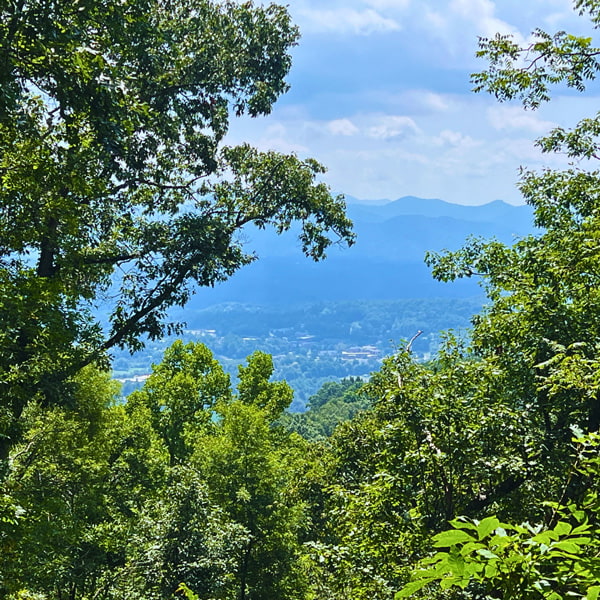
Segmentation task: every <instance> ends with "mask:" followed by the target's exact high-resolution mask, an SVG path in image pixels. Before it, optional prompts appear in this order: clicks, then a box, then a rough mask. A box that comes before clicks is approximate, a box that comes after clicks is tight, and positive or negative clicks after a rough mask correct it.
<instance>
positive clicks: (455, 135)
mask: <svg viewBox="0 0 600 600" xmlns="http://www.w3.org/2000/svg"><path fill="white" fill-rule="evenodd" d="M432 142H433V144H434V145H435V146H446V147H452V148H462V149H465V150H466V149H470V148H475V147H477V146H480V145H481V144H482V142H479V141H477V140H474V139H473V138H472V137H471V136H470V135H465V134H463V133H461V132H460V131H452V130H451V129H444V130H443V131H441V132H440V134H439V135H437V136H436V137H434V138H433V139H432Z"/></svg>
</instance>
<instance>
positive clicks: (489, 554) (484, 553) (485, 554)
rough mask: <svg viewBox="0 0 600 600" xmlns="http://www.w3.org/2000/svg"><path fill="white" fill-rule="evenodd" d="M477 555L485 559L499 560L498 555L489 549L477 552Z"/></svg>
mask: <svg viewBox="0 0 600 600" xmlns="http://www.w3.org/2000/svg"><path fill="white" fill-rule="evenodd" d="M477 554H480V555H481V556H483V557H484V558H489V559H494V558H499V557H498V555H497V554H494V553H493V552H492V551H491V550H488V549H487V548H482V549H481V550H477Z"/></svg>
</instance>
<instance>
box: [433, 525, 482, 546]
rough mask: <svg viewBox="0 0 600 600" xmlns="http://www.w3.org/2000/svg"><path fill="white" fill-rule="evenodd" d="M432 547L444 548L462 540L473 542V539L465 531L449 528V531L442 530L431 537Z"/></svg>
mask: <svg viewBox="0 0 600 600" xmlns="http://www.w3.org/2000/svg"><path fill="white" fill-rule="evenodd" d="M433 540H434V543H433V546H434V548H445V547H447V546H454V545H455V544H460V543H463V542H474V541H475V539H474V538H473V537H472V536H471V535H469V534H468V533H467V532H466V531H460V530H456V529H451V530H449V531H442V533H438V534H437V535H436V536H434V537H433Z"/></svg>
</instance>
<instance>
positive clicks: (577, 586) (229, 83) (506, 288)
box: [0, 0, 600, 600]
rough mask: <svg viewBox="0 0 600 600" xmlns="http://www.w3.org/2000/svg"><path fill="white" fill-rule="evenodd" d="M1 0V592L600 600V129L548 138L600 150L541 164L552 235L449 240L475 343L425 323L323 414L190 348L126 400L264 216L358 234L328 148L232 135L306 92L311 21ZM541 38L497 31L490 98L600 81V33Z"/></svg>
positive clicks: (530, 187)
mask: <svg viewBox="0 0 600 600" xmlns="http://www.w3.org/2000/svg"><path fill="white" fill-rule="evenodd" d="M575 6H576V8H577V9H578V10H579V11H580V12H581V15H582V18H586V19H591V21H592V23H593V24H595V25H599V24H600V2H598V0H577V1H576V2H575ZM0 13H1V15H2V19H1V20H0V56H1V58H2V60H1V61H0V69H1V71H0V74H1V77H2V86H1V87H0V115H1V118H0V185H1V187H0V202H1V205H2V211H1V212H0V219H1V224H2V227H1V229H0V293H1V296H0V323H1V327H0V347H1V354H0V357H1V362H0V382H1V387H0V393H1V396H0V402H1V404H0V597H2V598H7V600H111V599H114V600H117V599H119V600H121V599H126V600H142V599H143V600H167V599H175V598H187V599H188V600H217V599H219V600H267V599H268V600H277V599H281V600H294V599H297V600H346V599H349V598H351V599H352V600H367V599H369V600H391V599H399V598H424V599H428V600H434V599H435V600H458V599H461V600H462V599H464V600H466V599H481V600H484V599H503V600H517V599H518V600H537V599H546V600H567V599H570V598H583V599H585V600H597V599H598V598H599V597H600V584H599V582H600V535H599V534H600V495H599V494H600V453H599V449H600V437H599V435H600V434H599V432H598V428H599V426H600V380H599V377H598V373H599V372H600V364H599V359H598V353H599V349H600V348H599V346H600V344H599V340H600V295H599V292H598V290H599V289H600V260H599V259H600V256H599V254H600V246H599V244H598V240H599V239H600V206H599V204H600V196H599V194H598V181H599V178H600V173H598V172H597V171H596V170H594V168H593V166H592V168H589V169H588V168H587V167H588V166H589V165H588V162H587V161H588V160H590V161H591V160H595V159H596V158H597V156H598V154H599V153H600V148H599V147H598V146H599V141H598V132H599V131H600V120H599V119H600V118H599V117H597V116H592V117H590V118H587V119H584V120H582V121H580V122H579V123H578V124H575V125H574V128H573V129H572V130H565V129H561V128H555V129H553V130H552V131H551V132H550V133H549V134H548V135H547V136H546V137H544V138H542V139H540V140H539V141H538V145H539V146H540V148H541V149H542V150H543V151H544V152H546V153H555V152H564V153H566V154H567V155H568V156H570V157H571V159H572V160H578V161H579V162H578V163H577V166H567V167H566V168H565V170H550V169H548V170H545V171H543V172H540V173H536V172H528V171H524V172H523V174H522V177H521V180H520V183H519V187H520V190H521V192H522V194H523V196H524V198H525V200H526V201H527V203H528V205H529V206H530V207H531V209H532V211H533V219H534V224H535V227H536V232H535V233H533V234H531V235H528V236H526V237H523V238H522V239H520V240H518V241H515V242H514V243H505V242H502V241H498V240H485V239H470V240H467V241H466V242H465V244H466V245H464V246H463V247H462V249H457V250H454V251H448V252H440V253H431V254H430V255H429V256H428V258H427V263H428V265H429V267H430V268H431V270H432V274H433V276H434V277H435V278H436V279H437V280H439V281H445V282H451V281H454V280H456V279H460V278H468V279H474V280H477V281H480V282H481V283H482V285H483V290H484V292H485V294H486V300H485V307H484V308H483V309H482V310H481V311H480V312H479V313H478V314H477V315H476V316H475V317H474V318H473V321H472V327H471V330H470V334H469V336H468V337H461V336H458V337H457V336H455V335H452V334H447V335H446V336H445V337H444V339H443V340H442V341H441V343H440V345H439V348H437V349H436V350H435V352H433V353H432V355H431V356H429V357H427V360H423V357H420V358H419V357H417V353H416V348H417V343H418V338H417V337H416V334H415V336H413V337H412V338H411V339H409V340H407V341H405V342H403V343H401V344H400V345H399V346H398V348H397V349H396V351H395V353H394V354H393V355H391V356H389V357H388V358H386V359H385V360H384V361H383V364H382V365H381V366H380V368H379V369H378V370H377V371H376V372H374V373H373V374H372V375H371V376H370V378H369V380H368V381H363V380H362V379H356V378H347V379H344V380H342V381H340V382H335V383H334V382H330V383H329V384H326V385H324V386H323V387H322V388H321V390H320V391H319V392H318V393H317V394H314V395H312V396H311V398H310V400H309V402H308V407H309V410H308V411H307V412H306V413H304V414H302V415H291V414H290V413H287V412H286V409H287V407H288V406H290V404H291V402H292V400H293V391H292V389H291V388H290V386H289V385H288V384H287V383H286V382H285V381H281V380H277V379H276V378H275V377H273V374H274V366H273V359H272V357H271V356H270V355H269V354H268V353H265V352H262V351H258V350H257V351H252V352H250V353H249V355H248V356H247V358H245V359H244V360H241V361H240V363H239V366H238V369H237V382H236V384H235V385H233V384H232V379H231V377H230V375H229V374H227V373H226V372H225V370H224V369H223V366H222V365H221V364H220V363H219V361H218V360H216V359H215V357H214V355H213V353H212V352H211V351H210V350H209V349H208V348H207V347H206V346H205V345H204V344H202V343H199V342H197V341H196V342H189V343H184V342H182V341H181V340H177V341H174V342H173V343H172V344H171V345H170V346H169V347H168V348H166V349H165V351H164V353H163V356H162V358H161V360H160V361H157V363H156V364H155V365H154V366H153V367H152V371H151V373H150V374H149V377H148V378H147V379H145V381H144V383H143V385H142V387H141V388H140V389H138V390H136V391H134V392H132V393H131V394H129V395H128V397H127V398H126V400H125V401H123V400H122V398H121V397H120V390H119V386H118V384H117V383H116V382H115V381H114V380H113V379H112V378H111V366H112V365H111V352H112V351H113V350H116V349H117V348H129V349H131V350H132V351H135V350H139V349H140V348H141V346H142V345H143V343H144V341H145V340H149V342H150V343H152V342H153V341H155V340H158V339H162V338H163V337H164V336H166V335H170V334H174V333H176V329H177V327H176V325H173V324H172V323H170V322H169V319H168V318H167V314H168V311H169V309H170V308H171V307H173V306H180V305H183V304H185V302H186V301H187V300H188V298H189V295H190V293H191V292H192V289H193V286H194V285H200V286H206V287H210V286H211V285H212V284H215V283H217V282H218V281H221V280H224V279H226V278H227V277H229V276H231V275H232V274H233V273H234V272H235V271H236V270H237V269H238V268H242V267H244V265H246V264H247V263H249V262H250V261H251V260H252V255H251V250H252V249H251V248H246V247H245V246H243V244H242V242H241V238H239V237H237V235H238V233H239V231H240V228H243V227H244V225H246V224H248V223H255V224H256V225H257V226H259V227H261V228H262V227H267V228H272V229H273V230H274V231H276V232H277V233H283V232H284V231H286V230H289V229H291V228H292V226H293V224H294V223H295V224H296V226H297V227H299V230H298V231H297V233H298V234H299V237H300V246H301V250H302V251H304V253H305V254H307V255H308V256H309V257H310V258H313V259H315V260H319V259H321V258H324V256H325V253H326V250H327V249H328V248H329V246H330V245H331V244H332V243H334V242H342V243H346V244H349V245H351V244H352V243H353V242H354V234H353V231H352V229H351V223H350V221H349V219H348V218H347V216H346V215H345V212H344V209H345V205H344V202H343V200H342V199H341V198H339V197H333V196H331V194H330V193H329V191H328V188H327V187H326V186H325V185H324V184H323V183H321V182H320V176H321V175H322V173H323V168H322V167H321V166H320V165H319V164H318V163H317V162H316V161H314V160H312V159H299V158H298V157H297V156H296V155H282V154H277V153H274V152H261V151H258V150H255V149H253V148H251V147H250V146H248V145H242V146H236V147H227V146H223V144H222V141H223V138H224V136H225V134H226V132H227V129H228V126H229V119H230V118H231V119H233V118H235V117H234V115H236V114H237V115H240V114H241V113H244V112H247V113H249V114H250V115H259V114H265V113H268V112H269V110H270V109H271V106H272V104H273V102H274V101H275V100H276V99H277V97H278V96H279V95H280V94H281V93H282V92H284V91H285V89H286V82H285V77H286V74H287V72H288V69H289V67H290V57H289V50H290V48H291V46H293V45H294V44H295V43H296V41H297V39H298V31H297V29H296V28H295V27H294V26H293V25H292V24H291V22H290V19H289V16H288V14H287V11H286V10H285V9H284V8H282V7H279V6H275V5H271V6H262V5H261V6H254V5H253V4H251V3H242V4H240V3H208V2H205V1H204V0H186V2H179V1H178V0H174V1H173V2H168V3H164V2H160V3H159V2H153V1H150V2H140V0H126V1H125V2H122V1H120V0H119V1H118V2H116V1H113V0H105V1H103V2H100V3H99V2H85V1H84V2H79V3H75V4H73V2H68V3H67V2H63V1H60V0H57V1H56V2H52V3H49V2H41V1H35V0H34V1H32V2H4V3H2V4H0ZM527 43H528V44H530V45H528V46H527V47H525V48H521V47H520V46H519V44H518V43H517V41H515V40H514V39H513V38H511V37H510V36H506V35H502V36H497V37H494V38H492V39H485V38H484V39H482V40H481V41H480V51H479V56H480V58H482V59H484V60H485V61H487V66H486V68H485V70H484V71H482V72H481V73H478V74H475V75H474V76H473V81H474V84H475V87H476V90H477V91H485V92H490V93H492V94H493V95H494V96H496V97H497V98H498V99H499V100H502V101H503V100H519V101H521V102H523V103H524V104H525V105H526V106H528V107H530V108H535V107H536V106H538V105H539V104H540V103H541V102H546V101H548V100H549V99H550V95H551V88H552V87H553V86H554V85H556V84H564V85H566V86H569V87H571V88H573V89H574V90H577V91H579V92H583V91H585V89H586V85H587V84H588V83H589V81H590V80H591V79H593V77H594V75H595V74H596V73H597V71H599V70H600V63H599V62H598V56H600V49H599V48H597V47H595V46H593V40H592V38H589V37H578V36H575V35H569V34H567V33H564V32H559V33H557V34H555V35H550V34H547V33H545V32H544V31H542V30H537V31H535V32H534V33H533V34H532V37H531V41H530V42H527ZM117 274H118V276H117ZM100 304H102V305H103V306H104V309H105V310H106V306H108V307H109V310H108V314H109V315H110V316H109V328H108V329H106V328H104V327H103V326H102V322H101V321H100V320H99V317H98V314H99V312H98V307H99V305H100Z"/></svg>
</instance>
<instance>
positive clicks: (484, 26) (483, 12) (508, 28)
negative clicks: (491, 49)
mask: <svg viewBox="0 0 600 600" xmlns="http://www.w3.org/2000/svg"><path fill="white" fill-rule="evenodd" d="M450 10H451V11H452V12H453V13H454V14H456V15H458V16H459V17H460V18H461V19H464V20H465V21H468V22H471V23H473V24H474V25H475V27H476V28H477V31H478V32H479V35H482V36H484V37H493V36H494V35H495V34H496V33H502V34H513V35H515V36H516V37H517V38H519V39H520V40H521V41H522V40H523V38H522V36H521V35H520V33H519V31H518V30H517V29H516V28H515V27H513V26H512V25H509V24H508V23H506V22H505V21H502V20H501V19H498V18H497V17H496V16H495V14H496V5H495V3H494V2H492V1H491V0H452V2H451V4H450Z"/></svg>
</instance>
